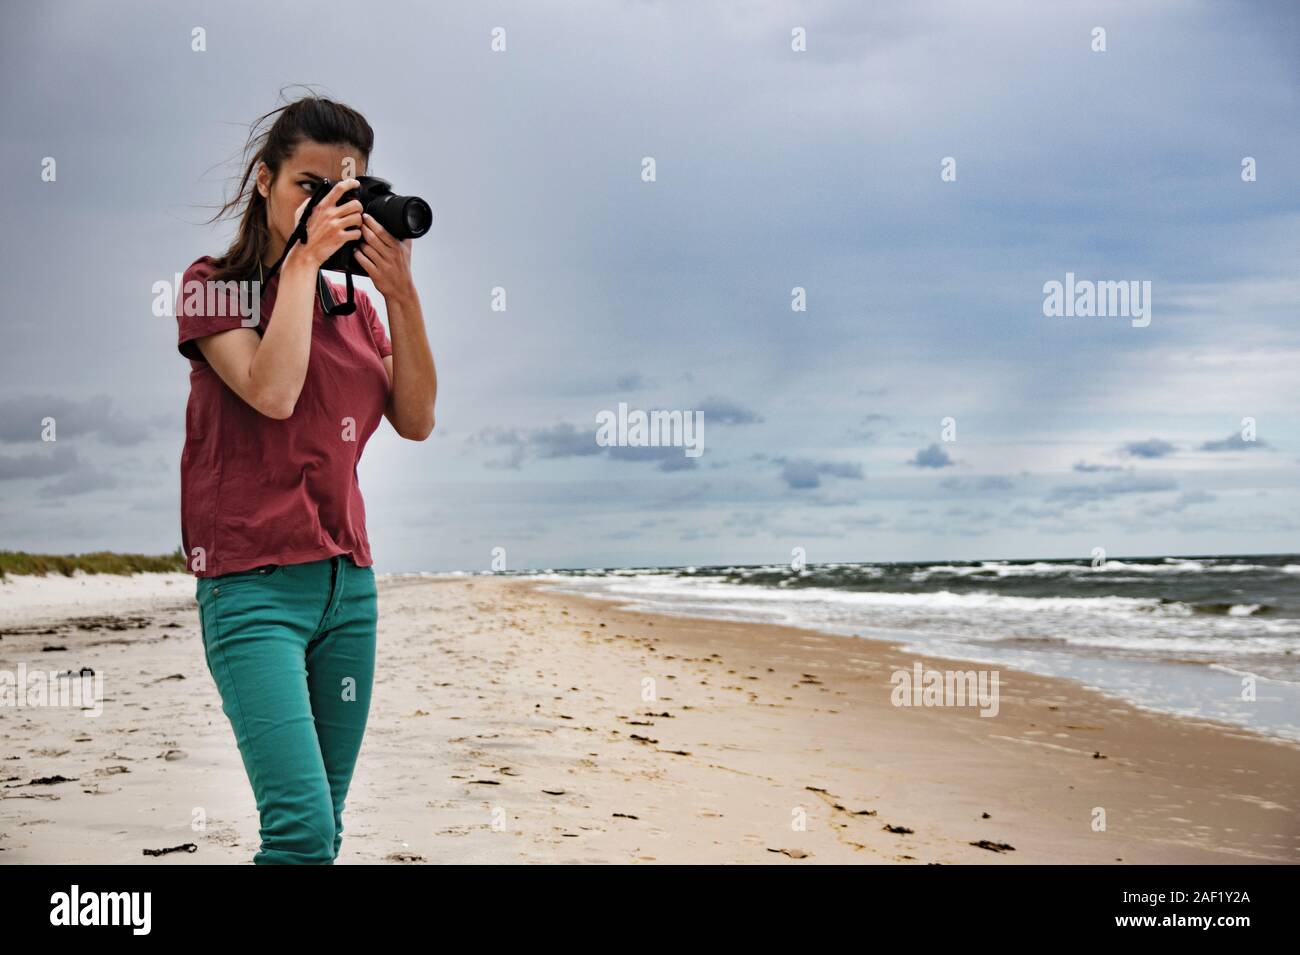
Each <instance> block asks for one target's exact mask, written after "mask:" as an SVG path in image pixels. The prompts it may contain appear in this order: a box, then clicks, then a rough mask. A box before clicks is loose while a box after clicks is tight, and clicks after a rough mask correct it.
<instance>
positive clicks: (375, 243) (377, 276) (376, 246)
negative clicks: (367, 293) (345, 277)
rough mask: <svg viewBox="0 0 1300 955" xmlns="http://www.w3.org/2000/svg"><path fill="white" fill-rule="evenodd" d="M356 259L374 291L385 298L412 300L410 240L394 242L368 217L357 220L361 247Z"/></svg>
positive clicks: (393, 239)
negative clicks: (368, 277)
mask: <svg viewBox="0 0 1300 955" xmlns="http://www.w3.org/2000/svg"><path fill="white" fill-rule="evenodd" d="M356 260H357V261H358V262H360V263H361V265H362V266H363V267H364V268H365V270H366V274H367V275H369V276H370V281H372V282H374V283H375V290H376V291H378V292H379V294H380V295H382V296H383V297H384V298H385V299H389V298H394V297H396V298H399V299H400V298H413V297H414V296H415V281H414V279H412V278H411V240H410V239H404V240H402V241H400V242H399V241H398V240H397V239H395V238H393V236H392V235H390V234H389V232H388V231H387V230H386V229H385V228H384V227H383V226H381V225H380V224H379V223H378V222H377V221H375V220H374V219H372V218H371V217H370V215H369V214H366V215H364V216H362V219H361V246H360V247H359V248H358V249H357V251H356Z"/></svg>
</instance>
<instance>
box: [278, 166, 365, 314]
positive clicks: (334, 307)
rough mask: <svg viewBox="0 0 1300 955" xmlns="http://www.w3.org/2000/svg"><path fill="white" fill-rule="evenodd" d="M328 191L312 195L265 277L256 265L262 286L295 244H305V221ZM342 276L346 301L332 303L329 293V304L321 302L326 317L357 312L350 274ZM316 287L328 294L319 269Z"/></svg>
mask: <svg viewBox="0 0 1300 955" xmlns="http://www.w3.org/2000/svg"><path fill="white" fill-rule="evenodd" d="M328 191H329V190H328V189H317V190H316V192H315V193H313V195H312V197H311V199H310V200H309V201H308V202H307V208H306V209H303V210H302V216H301V217H300V218H299V219H298V226H297V228H295V229H294V230H293V234H291V235H290V236H289V241H288V242H286V243H285V244H284V251H283V252H281V253H280V257H279V258H278V259H276V260H275V265H273V266H271V268H270V270H269V271H268V272H267V273H266V275H264V276H263V275H262V274H261V269H262V263H261V262H259V263H257V268H258V276H259V280H260V281H261V283H262V284H263V285H265V284H266V283H267V282H269V281H271V279H272V278H274V277H275V273H276V272H278V271H280V266H281V265H283V264H284V260H285V259H286V258H288V257H289V250H290V249H292V248H293V244H294V243H295V242H301V243H303V245H306V244H307V219H308V218H310V216H311V211H312V210H313V209H315V208H316V204H317V203H318V202H320V201H321V199H322V197H324V196H325V195H326V194H327V193H328ZM351 244H352V243H350V242H348V243H345V244H344V245H345V247H346V246H347V245H351ZM344 275H346V276H347V286H348V298H347V301H346V302H343V303H342V304H340V303H337V302H335V301H334V295H333V294H332V293H330V294H329V301H330V304H328V305H326V304H325V303H324V301H322V302H321V308H323V309H324V310H325V314H326V315H331V316H333V315H351V314H352V313H353V312H355V311H356V310H357V306H356V302H355V301H353V295H352V273H351V272H350V271H349V272H345V273H344ZM316 285H317V288H318V290H319V291H321V292H323V293H329V284H328V283H327V282H325V281H324V279H323V278H322V277H321V273H320V270H319V269H318V270H317V272H316Z"/></svg>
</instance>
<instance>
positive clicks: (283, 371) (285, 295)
mask: <svg viewBox="0 0 1300 955" xmlns="http://www.w3.org/2000/svg"><path fill="white" fill-rule="evenodd" d="M300 251H301V250H300V249H298V248H294V249H293V250H292V251H290V253H289V255H288V256H287V257H286V258H285V260H284V265H283V266H282V267H281V270H280V283H279V289H278V291H277V292H276V296H275V306H274V308H273V309H272V310H271V320H270V322H269V323H268V325H267V329H266V334H265V335H263V336H262V340H261V342H260V343H259V344H258V346H257V351H256V352H254V353H253V360H252V362H251V363H250V365H249V378H250V380H251V384H252V386H253V390H254V392H255V393H256V394H257V395H258V397H259V401H258V404H259V406H260V407H261V408H263V409H269V411H268V412H267V413H270V414H271V416H272V417H275V418H287V417H289V416H290V415H291V414H293V409H294V406H295V405H296V404H297V403H298V396H299V395H300V394H302V385H303V382H304V381H305V380H306V379H307V361H308V359H309V357H310V356H311V330H312V314H313V311H314V308H315V298H316V274H317V269H316V267H315V266H314V264H313V263H312V262H311V261H310V260H308V258H307V257H306V256H303V255H298V254H297V253H299V252H300Z"/></svg>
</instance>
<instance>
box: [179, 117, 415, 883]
mask: <svg viewBox="0 0 1300 955" xmlns="http://www.w3.org/2000/svg"><path fill="white" fill-rule="evenodd" d="M277 114H278V115H277ZM271 117H276V118H275V120H274V122H273V123H272V124H271V126H270V128H269V129H268V130H266V131H265V132H263V133H261V134H257V135H250V139H249V142H248V146H247V150H246V154H247V155H251V158H250V159H249V161H248V164H247V165H246V167H245V169H244V174H243V178H242V180H241V182H240V188H239V191H238V193H237V194H236V196H235V198H234V199H232V200H231V202H230V203H227V204H226V205H225V206H224V207H223V208H222V209H221V210H220V211H219V212H218V213H217V218H219V217H221V216H222V215H224V214H226V213H228V212H230V211H231V210H233V209H238V208H242V218H241V221H240V224H239V229H238V232H237V234H236V237H235V240H234V242H233V244H232V245H231V246H230V248H229V249H228V250H227V251H226V253H225V254H224V255H223V256H221V257H220V258H212V257H209V256H203V257H202V258H200V259H198V260H197V261H196V262H194V264H193V265H191V266H190V267H189V269H188V270H186V272H185V277H184V284H183V286H182V289H181V293H180V294H181V299H180V301H178V304H177V309H176V314H177V321H178V324H179V327H180V336H179V348H180V351H181V354H183V355H185V356H186V357H187V358H189V360H190V368H191V371H190V398H189V405H188V407H187V409H186V417H185V449H184V452H183V453H182V455H181V524H182V540H183V544H184V549H185V553H186V555H187V559H188V560H189V563H190V569H191V570H192V571H193V572H194V573H195V574H196V575H197V577H198V581H197V586H196V598H197V601H198V604H199V612H200V613H199V615H200V621H201V629H202V633H203V646H204V654H205V657H206V660H207V665H208V671H209V672H210V673H211V674H212V677H213V679H214V681H215V682H216V684H217V688H218V690H219V691H220V693H221V699H222V710H223V711H224V712H225V714H226V715H227V716H228V717H229V719H230V722H231V726H232V727H233V728H234V732H235V739H236V741H237V743H238V745H239V751H240V755H241V756H242V757H243V762H244V767H245V769H246V770H247V772H248V778H249V781H250V782H251V784H252V788H253V793H254V796H255V798H256V801H257V809H258V813H259V815H260V819H261V828H260V835H261V847H260V850H259V851H258V852H257V853H256V855H254V857H253V862H254V863H255V864H259V865H263V864H270V863H290V864H325V865H328V864H332V863H333V862H334V860H335V859H336V858H337V857H338V853H339V848H340V846H341V844H342V837H343V806H344V801H345V799H346V797H347V792H348V785H349V783H350V782H351V779H352V770H353V767H354V766H355V764H356V758H357V753H358V752H359V750H360V748H361V738H362V734H363V733H364V731H365V726H366V717H367V714H368V712H369V708H370V693H371V685H372V678H373V673H374V662H375V637H376V623H377V604H376V593H375V578H374V571H373V569H372V561H371V556H370V545H369V541H368V539H367V537H366V526H365V508H364V505H363V503H362V499H361V493H360V489H359V487H358V485H357V476H356V466H357V461H358V460H359V459H360V457H361V452H362V450H363V449H364V448H365V444H366V441H367V440H368V439H369V437H370V435H371V434H372V433H373V432H374V430H375V428H376V427H377V426H378V425H379V419H380V417H381V416H384V417H387V418H388V420H389V422H391V424H392V425H393V427H394V429H396V431H397V433H398V434H400V435H401V436H402V437H404V438H410V439H411V440H413V441H423V440H424V439H425V438H426V437H428V435H429V433H430V432H431V431H432V430H433V424H434V419H433V406H434V399H435V396H436V393H437V376H436V373H435V370H434V363H433V355H432V354H431V352H430V349H429V342H428V338H427V336H426V335H425V330H424V319H423V316H422V315H421V312H420V300H419V297H418V295H417V294H416V291H415V284H414V281H413V280H412V278H411V241H410V240H409V239H407V240H406V241H404V242H398V241H397V240H396V239H394V238H393V237H392V236H390V235H389V234H388V233H386V232H385V231H384V229H383V228H382V227H381V226H380V225H379V223H378V222H375V221H374V220H372V219H371V218H370V217H369V216H363V214H362V209H361V204H360V203H359V202H357V201H355V200H353V201H351V202H347V203H344V204H343V205H341V206H340V205H338V204H337V203H338V201H339V199H340V198H341V197H342V196H343V194H344V193H346V192H347V191H349V190H351V189H355V188H356V187H357V185H358V182H357V181H356V180H355V179H354V178H352V177H353V176H354V175H364V174H365V172H366V164H367V161H368V159H369V156H370V151H371V147H372V145H373V143H374V134H373V132H372V130H371V128H370V125H369V124H368V123H367V122H366V120H365V119H364V118H363V117H362V116H361V114H359V113H357V112H356V111H355V110H353V109H350V108H348V107H347V106H343V105H342V104H339V103H335V102H332V101H330V100H326V99H319V98H316V97H307V98H304V99H301V100H298V101H297V102H294V103H291V104H289V105H287V106H284V107H281V108H279V109H277V110H273V111H272V112H270V113H267V114H266V115H265V116H263V117H262V118H261V119H260V120H258V122H257V123H256V124H254V130H255V131H256V129H257V127H258V126H259V125H261V124H262V123H263V122H265V121H267V120H269V119H270V118H271ZM323 179H331V180H338V182H337V184H336V185H335V186H334V188H333V190H332V192H331V193H330V194H329V195H327V196H326V197H325V198H323V199H322V200H321V201H320V203H319V204H318V205H317V206H316V207H315V208H314V209H313V210H312V212H311V214H310V215H309V216H308V218H307V225H306V239H305V240H303V241H300V242H295V243H294V244H293V245H292V246H290V248H289V252H288V255H287V256H286V257H285V259H284V262H283V264H282V265H281V267H280V270H279V271H278V272H277V273H276V274H275V275H274V276H273V277H272V278H270V279H269V280H268V281H266V283H265V284H264V285H261V284H257V283H260V278H259V277H260V276H265V275H266V273H267V272H268V271H269V270H270V268H271V266H273V265H274V264H275V263H276V262H277V261H278V260H279V259H280V256H281V253H282V252H283V251H284V249H285V244H286V242H287V241H288V239H289V237H290V236H291V235H292V234H293V233H294V230H295V228H296V226H297V224H298V220H299V217H300V216H301V214H302V212H303V210H304V207H305V206H306V204H307V199H308V198H309V197H310V195H311V194H312V191H313V190H314V188H315V186H316V184H317V183H319V182H320V181H321V180H323ZM350 240H359V242H360V246H359V248H358V249H357V251H356V253H355V255H356V259H357V261H358V262H359V263H360V264H361V265H362V266H364V267H365V271H366V273H367V274H368V275H369V276H370V278H371V280H372V281H373V282H374V286H375V288H376V289H377V290H378V291H379V293H380V294H381V295H383V296H384V301H385V304H386V305H387V310H388V322H389V325H390V327H391V330H392V340H391V343H390V340H389V338H388V335H387V334H386V333H385V332H384V327H383V325H382V324H381V323H380V321H379V318H378V316H377V315H376V313H375V309H374V306H373V305H372V304H371V303H370V300H369V298H368V297H367V296H366V294H365V292H364V291H362V290H361V289H356V290H355V299H354V300H355V303H356V310H355V311H354V312H352V313H351V314H348V315H334V316H331V315H327V314H326V312H325V307H326V306H327V305H333V304H334V302H336V301H338V300H339V299H340V298H341V297H342V295H343V289H342V288H341V286H340V285H338V284H337V283H333V282H328V283H327V282H325V281H324V280H323V279H322V278H320V274H321V273H320V271H319V270H320V267H321V265H322V263H324V262H325V261H326V260H327V259H328V258H329V257H330V255H332V254H333V253H334V252H335V251H336V250H337V249H339V248H340V247H341V246H342V245H343V243H344V242H347V241H350ZM254 292H255V293H257V294H252V293H254ZM259 299H260V302H259ZM327 299H328V301H327ZM251 302H258V303H259V305H260V315H252V314H250V315H248V317H245V315H244V314H241V304H244V305H247V304H249V303H251Z"/></svg>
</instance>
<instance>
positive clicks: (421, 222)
mask: <svg viewBox="0 0 1300 955" xmlns="http://www.w3.org/2000/svg"><path fill="white" fill-rule="evenodd" d="M353 178H354V179H356V180H357V182H359V183H360V184H361V185H360V186H358V187H357V188H356V189H353V190H351V191H350V192H345V193H344V194H343V196H342V197H341V198H340V199H339V202H338V204H339V205H341V206H342V205H346V204H347V203H349V202H351V201H352V200H353V199H359V200H361V209H362V211H363V212H365V213H367V214H369V215H371V216H373V217H374V218H375V219H376V220H377V221H378V222H379V224H380V225H381V226H383V227H384V228H385V229H386V230H387V231H388V234H389V235H391V236H393V237H394V238H395V239H397V240H398V241H401V240H402V239H418V238H419V237H420V236H422V235H424V234H425V233H426V232H428V231H429V226H430V225H432V224H433V210H432V209H430V208H429V204H428V203H427V202H425V201H424V200H423V199H421V198H420V197H419V196H399V195H397V194H396V193H394V192H393V187H392V186H391V185H390V184H389V183H388V181H387V180H385V179H380V178H378V177H376V176H354V177H353ZM333 188H334V182H333V181H332V180H329V179H322V180H321V181H320V183H318V184H317V186H316V189H315V191H314V192H313V193H312V197H311V202H310V203H309V204H308V206H307V208H306V209H305V210H303V220H304V222H305V220H306V218H307V216H309V215H310V214H311V210H312V209H314V208H316V204H317V203H318V202H320V201H321V199H323V198H324V197H325V196H326V195H327V194H328V193H329V191H330V190H331V189H333ZM358 244H359V242H358V241H357V240H353V241H351V242H344V243H343V245H342V246H340V247H339V248H338V250H337V251H335V253H334V254H333V255H331V256H330V257H329V258H328V259H327V260H326V261H325V263H324V264H323V265H322V266H321V268H322V269H329V270H330V271H331V272H346V273H347V274H348V275H349V276H352V275H366V270H365V268H364V267H363V266H362V265H361V263H360V262H358V261H357V259H356V256H355V255H354V254H353V253H354V252H355V251H356V249H357V246H358ZM366 277H367V278H369V276H368V275H367V276H366ZM349 284H351V283H349Z"/></svg>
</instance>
